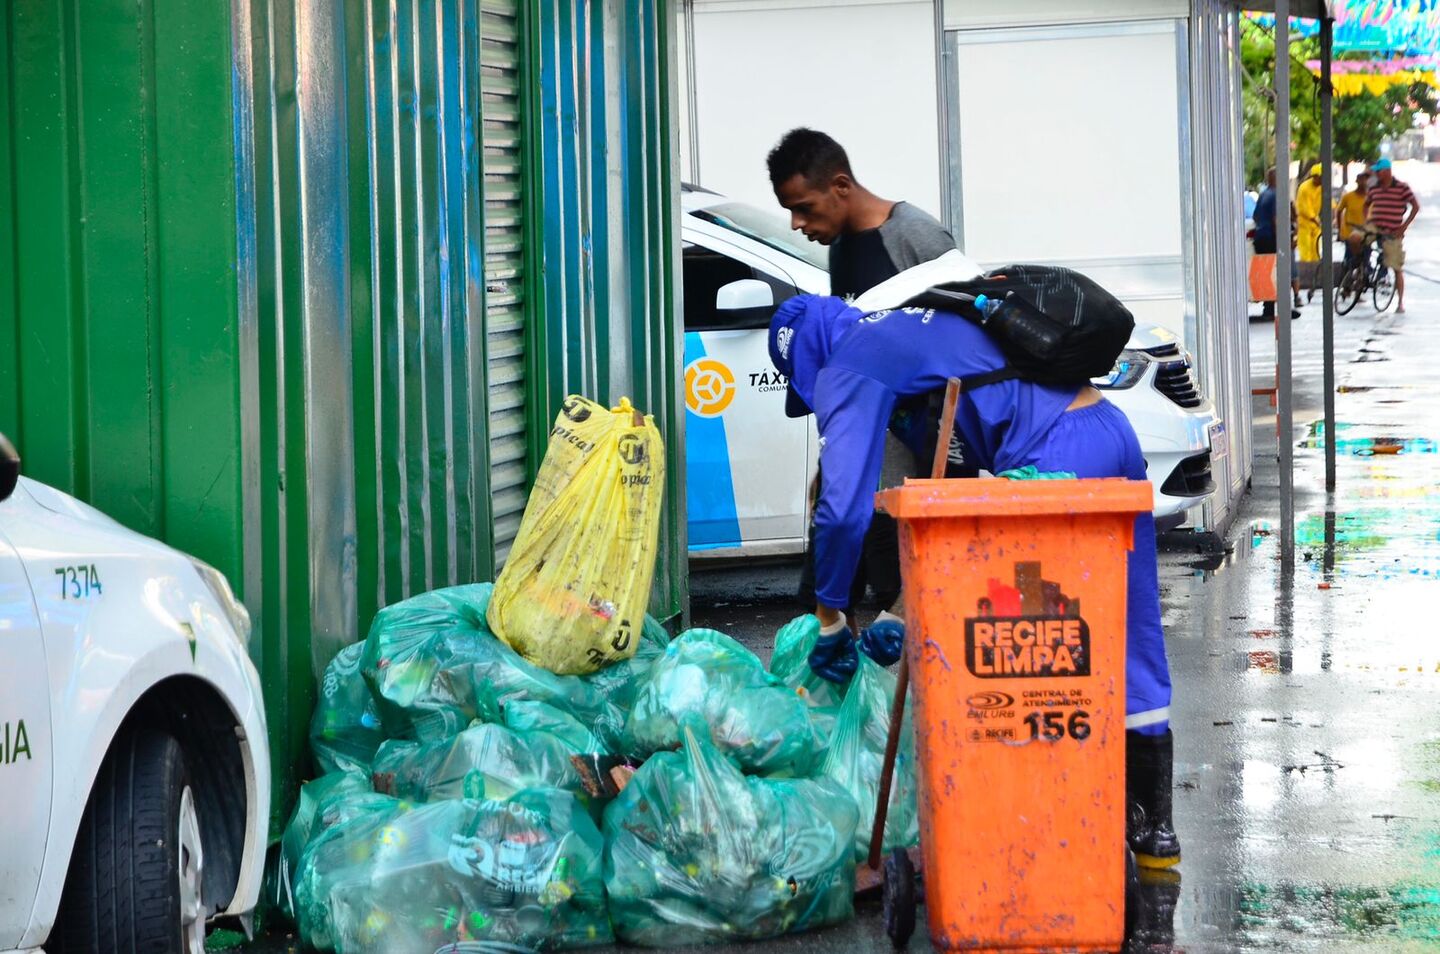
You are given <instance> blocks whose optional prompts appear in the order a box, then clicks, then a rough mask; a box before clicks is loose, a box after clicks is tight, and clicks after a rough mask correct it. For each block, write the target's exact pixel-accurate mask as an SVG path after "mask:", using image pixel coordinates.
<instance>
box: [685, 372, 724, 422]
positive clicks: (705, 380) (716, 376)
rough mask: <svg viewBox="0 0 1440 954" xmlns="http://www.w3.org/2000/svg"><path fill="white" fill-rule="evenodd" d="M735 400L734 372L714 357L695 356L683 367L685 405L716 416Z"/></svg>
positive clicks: (696, 412)
mask: <svg viewBox="0 0 1440 954" xmlns="http://www.w3.org/2000/svg"><path fill="white" fill-rule="evenodd" d="M733 400H735V373H734V372H733V371H731V370H730V369H729V368H728V367H726V366H725V365H724V364H722V363H721V362H719V361H716V360H715V359H714V358H696V359H695V360H694V361H691V362H690V365H689V367H687V368H686V369H685V406H686V407H688V408H689V409H690V410H691V412H692V413H694V414H698V415H699V416H701V417H716V416H718V415H719V414H721V413H723V412H724V410H725V409H726V408H727V407H729V406H730V402H731V401H733Z"/></svg>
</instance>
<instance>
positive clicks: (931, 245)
mask: <svg viewBox="0 0 1440 954" xmlns="http://www.w3.org/2000/svg"><path fill="white" fill-rule="evenodd" d="M880 239H881V241H883V242H884V243H885V251H886V252H888V253H889V254H890V260H891V261H892V262H894V263H895V267H896V268H898V269H900V270H901V271H904V270H905V269H907V268H914V267H915V266H916V265H919V264H921V263H922V262H928V261H931V260H933V259H937V258H939V257H940V256H941V255H944V254H945V253H946V252H950V251H954V249H955V239H954V238H953V237H952V236H951V235H950V233H949V232H947V231H946V230H945V226H943V225H941V224H940V223H939V222H937V221H936V220H935V218H934V217H933V216H931V215H930V214H929V213H928V212H925V211H923V210H921V209H918V208H916V207H915V206H913V205H911V204H910V203H909V202H898V203H896V205H895V209H894V211H892V212H891V213H890V218H889V219H887V220H886V221H885V224H884V225H881V226H880Z"/></svg>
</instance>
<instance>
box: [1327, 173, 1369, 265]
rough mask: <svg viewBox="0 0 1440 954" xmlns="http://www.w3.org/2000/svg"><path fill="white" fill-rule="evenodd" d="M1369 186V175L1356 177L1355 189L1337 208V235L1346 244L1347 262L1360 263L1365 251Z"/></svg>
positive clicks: (1363, 174) (1361, 174) (1344, 197)
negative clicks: (1366, 206)
mask: <svg viewBox="0 0 1440 954" xmlns="http://www.w3.org/2000/svg"><path fill="white" fill-rule="evenodd" d="M1369 185H1370V176H1369V174H1368V173H1364V172H1362V173H1360V175H1358V176H1356V177H1355V188H1353V189H1351V190H1350V191H1349V192H1347V193H1345V195H1344V196H1343V197H1341V199H1340V201H1339V202H1338V203H1336V206H1335V234H1336V235H1338V236H1340V238H1341V240H1343V241H1344V242H1345V259H1346V261H1347V262H1359V261H1360V257H1361V253H1362V252H1363V251H1364V250H1365V240H1366V219H1365V204H1366V202H1368V201H1369Z"/></svg>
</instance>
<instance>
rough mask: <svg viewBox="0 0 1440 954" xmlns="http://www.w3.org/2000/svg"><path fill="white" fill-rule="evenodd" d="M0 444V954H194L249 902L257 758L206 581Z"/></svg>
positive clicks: (240, 647)
mask: <svg viewBox="0 0 1440 954" xmlns="http://www.w3.org/2000/svg"><path fill="white" fill-rule="evenodd" d="M19 473H20V462H19V459H18V458H17V457H16V455H15V452H14V449H13V448H12V447H11V445H10V444H9V442H8V441H6V440H5V439H4V438H3V437H0V687H3V688H0V819H3V820H4V831H5V845H4V848H3V850H0V951H15V950H20V951H29V952H38V951H40V950H42V948H43V950H45V951H48V952H49V954H62V952H71V951H82V952H86V954H109V952H112V951H140V950H144V951H154V952H163V954H171V952H200V951H203V950H204V943H205V930H206V923H207V921H209V920H210V919H211V918H212V917H215V916H218V915H228V916H235V917H239V918H240V919H241V920H242V922H246V923H248V922H247V921H246V919H248V917H249V914H250V912H251V911H253V909H254V907H255V903H256V901H257V900H258V898H259V894H260V879H261V874H262V868H263V864H264V859H265V846H266V836H267V834H268V824H269V814H270V752H269V745H268V742H267V740H266V735H265V715H264V710H263V709H262V706H261V696H260V680H259V676H258V675H257V674H256V671H255V667H254V666H253V665H252V664H251V662H250V657H249V653H248V650H247V646H246V642H247V640H248V639H249V635H250V620H249V617H248V615H247V614H246V612H245V609H244V607H243V606H241V605H240V603H239V602H237V601H236V599H235V597H234V595H233V594H232V593H231V592H230V586H229V584H228V583H227V582H226V580H225V578H224V577H223V576H222V575H221V574H220V573H219V572H217V571H216V570H214V569H212V568H211V567H209V566H206V565H205V564H203V563H200V562H198V561H196V560H193V559H191V558H190V557H187V556H186V555H185V554H183V553H179V552H177V551H175V550H173V549H171V548H170V547H167V546H165V545H164V544H161V543H158V542H156V541H155V540H151V539H149V538H148V537H144V536H141V535H140V534H137V533H133V532H131V531H129V530H126V529H125V528H124V527H122V526H120V525H119V524H118V523H116V522H115V521H113V520H111V519H110V518H108V517H106V516H105V515H104V514H102V513H100V512H99V511H97V510H95V509H93V508H91V507H89V506H86V505H85V504H83V503H81V502H80V501H78V500H76V499H74V498H73V497H70V496H67V495H65V494H63V493H60V492H59V491H57V490H54V489H53V488H50V487H47V486H45V485H44V484H41V483H37V482H35V481H31V480H26V479H24V478H21V477H20V476H19Z"/></svg>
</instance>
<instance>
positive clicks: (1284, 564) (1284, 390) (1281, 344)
mask: <svg viewBox="0 0 1440 954" xmlns="http://www.w3.org/2000/svg"><path fill="white" fill-rule="evenodd" d="M1223 2H1225V3H1226V4H1227V5H1228V6H1230V7H1231V8H1232V9H1235V10H1243V11H1251V12H1255V13H1269V14H1273V15H1274V16H1275V46H1276V49H1285V50H1288V49H1289V47H1290V18H1292V17H1300V18H1304V19H1312V20H1319V21H1320V114H1321V118H1320V164H1321V165H1322V166H1323V167H1324V168H1325V170H1326V175H1325V177H1324V193H1323V200H1322V204H1321V216H1320V221H1321V238H1320V246H1321V253H1322V254H1321V273H1320V274H1321V275H1322V276H1323V277H1322V279H1321V289H1322V297H1321V331H1322V335H1323V337H1324V360H1325V385H1324V392H1325V393H1324V401H1325V490H1326V491H1327V493H1329V494H1333V493H1334V490H1335V292H1334V280H1333V279H1334V244H1335V238H1334V232H1333V230H1334V227H1335V222H1334V216H1335V204H1334V195H1333V184H1332V179H1331V174H1330V170H1331V169H1332V168H1333V165H1334V143H1333V102H1334V89H1333V86H1332V84H1331V78H1330V70H1331V64H1332V62H1333V60H1334V29H1335V21H1334V15H1335V4H1334V3H1332V2H1331V0H1223ZM1272 88H1274V89H1289V88H1290V57H1288V56H1276V57H1275V82H1274V84H1273V87H1272ZM1275 166H1276V169H1277V172H1278V173H1279V176H1280V179H1279V182H1278V183H1277V185H1278V187H1279V189H1280V194H1281V195H1282V196H1285V197H1288V196H1289V195H1290V97H1288V96H1279V97H1276V102H1275ZM1282 208H1283V207H1282ZM1275 231H1276V237H1275V238H1276V255H1275V291H1276V296H1275V297H1276V302H1275V332H1276V334H1275V339H1276V340H1275V352H1276V355H1275V357H1276V360H1275V392H1276V417H1277V423H1278V425H1279V426H1278V427H1277V428H1276V431H1277V436H1278V439H1279V440H1278V443H1279V448H1278V449H1279V458H1280V568H1281V579H1282V585H1287V586H1288V585H1290V583H1292V582H1293V576H1294V570H1295V456H1294V455H1295V441H1294V407H1293V401H1292V398H1293V380H1292V377H1291V374H1292V369H1291V361H1290V359H1291V348H1290V321H1289V320H1288V318H1287V317H1286V316H1287V313H1288V312H1289V311H1290V307H1289V306H1290V278H1291V275H1292V274H1293V272H1292V264H1293V262H1292V257H1293V253H1292V250H1291V244H1290V243H1291V240H1290V217H1289V216H1288V215H1277V216H1276V220H1275ZM1333 507H1334V498H1333V496H1332V497H1330V498H1329V499H1328V500H1327V502H1326V509H1327V513H1330V512H1332V508H1333ZM1330 523H1333V520H1327V521H1326V524H1327V526H1328V525H1329V524H1330Z"/></svg>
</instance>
